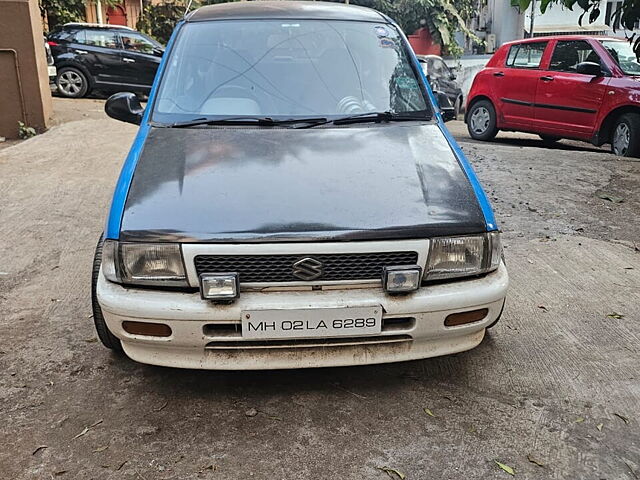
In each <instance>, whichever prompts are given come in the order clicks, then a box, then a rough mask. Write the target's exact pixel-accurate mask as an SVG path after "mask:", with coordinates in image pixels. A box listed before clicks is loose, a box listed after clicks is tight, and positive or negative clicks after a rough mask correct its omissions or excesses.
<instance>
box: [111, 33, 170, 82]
mask: <svg viewBox="0 0 640 480" xmlns="http://www.w3.org/2000/svg"><path fill="white" fill-rule="evenodd" d="M119 35H120V41H121V43H122V51H121V56H122V62H123V64H124V71H125V81H124V83H126V84H129V85H132V86H136V87H139V86H142V87H145V88H151V85H152V84H153V79H154V78H155V76H156V71H157V70H158V66H159V65H160V60H161V55H162V54H161V50H160V49H159V48H158V45H155V44H154V43H153V42H152V41H151V40H150V39H148V38H146V37H144V36H143V35H141V34H139V33H137V32H128V31H122V32H119Z"/></svg>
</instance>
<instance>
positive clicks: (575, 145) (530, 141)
mask: <svg viewBox="0 0 640 480" xmlns="http://www.w3.org/2000/svg"><path fill="white" fill-rule="evenodd" d="M457 141H458V142H459V143H462V144H464V143H473V144H487V143H495V144H499V145H505V146H511V147H517V148H523V147H533V148H545V149H547V150H558V151H573V152H575V151H578V152H579V151H583V152H599V153H609V149H608V148H607V146H603V147H596V146H595V145H591V144H589V143H586V142H585V143H583V142H579V141H576V140H559V141H558V142H556V143H555V144H553V145H547V144H545V143H544V142H543V141H542V140H540V139H539V138H513V137H500V136H498V137H496V138H494V139H493V140H491V142H483V141H479V140H474V139H472V138H469V137H466V138H465V137H462V138H457Z"/></svg>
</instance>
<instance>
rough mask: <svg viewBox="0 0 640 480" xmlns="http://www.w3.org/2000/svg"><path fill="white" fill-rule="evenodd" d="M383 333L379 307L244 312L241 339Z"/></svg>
mask: <svg viewBox="0 0 640 480" xmlns="http://www.w3.org/2000/svg"><path fill="white" fill-rule="evenodd" d="M381 330H382V307H380V306H379V305H378V306H375V307H346V308H316V309H291V310H286V309H281V310H246V311H244V312H242V337H243V338H248V339H263V340H267V339H277V338H316V337H354V336H361V335H376V334H379V333H380V331H381Z"/></svg>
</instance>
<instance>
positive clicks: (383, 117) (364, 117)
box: [333, 111, 431, 125]
mask: <svg viewBox="0 0 640 480" xmlns="http://www.w3.org/2000/svg"><path fill="white" fill-rule="evenodd" d="M430 118H431V117H428V116H425V115H415V114H408V113H393V112H389V111H387V112H368V113H360V114H358V115H350V116H348V117H342V118H337V119H335V120H334V121H333V124H334V125H347V124H349V123H361V122H376V123H379V122H408V121H415V120H430Z"/></svg>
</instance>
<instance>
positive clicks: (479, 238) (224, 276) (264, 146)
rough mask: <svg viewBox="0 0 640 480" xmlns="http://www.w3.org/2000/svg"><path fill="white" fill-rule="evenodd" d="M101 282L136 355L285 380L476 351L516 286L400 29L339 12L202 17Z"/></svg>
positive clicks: (156, 110) (145, 138)
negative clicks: (319, 370)
mask: <svg viewBox="0 0 640 480" xmlns="http://www.w3.org/2000/svg"><path fill="white" fill-rule="evenodd" d="M105 108H106V111H107V113H108V114H109V115H110V116H112V117H114V118H117V119H119V120H124V121H128V122H132V123H136V124H139V125H140V129H139V131H138V134H137V137H136V139H135V141H134V144H133V146H132V148H131V151H130V153H129V156H128V157H127V159H126V162H125V163H124V166H123V168H122V172H121V175H120V178H119V180H118V183H117V186H116V189H115V193H114V196H113V201H112V204H111V209H110V212H109V217H108V220H107V225H106V229H105V232H104V235H103V236H102V238H101V239H100V242H99V244H98V247H97V251H96V256H95V261H94V271H93V289H92V293H93V313H94V320H95V324H96V329H97V332H98V335H99V337H100V339H101V340H102V342H103V344H104V345H105V346H107V347H109V348H111V349H114V350H123V351H124V353H126V355H127V356H129V357H130V358H132V359H133V360H136V361H139V362H143V363H148V364H154V365H165V366H173V367H184V368H202V369H279V368H302V367H323V366H339V365H361V364H374V363H383V362H395V361H401V360H413V359H420V358H426V357H433V356H437V355H445V354H450V353H455V352H460V351H463V350H468V349H471V348H473V347H475V346H476V345H478V344H479V343H480V342H481V341H482V339H483V337H484V335H485V330H486V329H487V328H489V327H491V326H492V325H493V324H495V323H496V322H497V321H498V319H499V318H500V315H501V313H502V310H503V307H504V302H505V296H506V293H507V286H508V275H507V271H506V268H505V265H504V263H503V261H502V249H501V244H500V233H499V231H498V226H497V224H496V221H495V219H494V215H493V212H492V210H491V207H490V205H489V202H488V201H487V198H486V196H485V194H484V192H483V190H482V188H481V186H480V184H479V182H478V180H477V178H476V176H475V174H474V172H473V170H472V168H471V166H470V165H469V163H468V161H467V160H466V159H465V157H464V155H463V153H462V151H461V150H460V148H459V147H458V146H457V145H456V142H455V141H454V140H453V138H452V137H451V135H450V134H449V132H448V131H447V129H446V127H445V126H444V120H445V118H444V117H445V116H448V115H450V113H451V112H448V111H442V110H440V109H439V108H438V107H437V105H436V101H435V99H434V97H433V94H432V92H431V91H430V89H429V87H428V85H427V83H426V80H425V78H424V75H423V74H422V72H421V69H420V67H419V64H418V62H417V60H416V58H415V55H414V54H413V52H412V50H411V48H410V47H409V45H408V43H407V40H406V38H405V37H404V36H403V34H402V32H401V31H400V29H399V28H398V27H397V25H395V24H394V23H393V21H391V20H390V19H389V18H388V17H386V16H384V15H382V14H380V13H378V12H376V11H374V10H370V9H366V8H359V7H353V6H347V5H340V4H335V3H321V2H286V1H274V2H239V3H231V4H221V5H215V6H208V7H203V8H200V9H198V10H196V11H194V12H191V13H190V14H188V15H187V16H186V18H185V19H184V20H183V21H182V22H181V23H180V24H179V25H178V26H177V27H176V29H175V32H174V34H173V37H172V40H171V42H170V44H169V46H168V48H167V51H166V54H165V56H164V58H163V60H162V64H161V65H160V68H159V70H158V74H157V76H156V80H155V84H154V87H153V89H152V91H151V94H150V96H149V102H148V104H147V106H146V108H145V109H143V108H142V107H141V106H140V103H139V102H138V100H137V98H136V97H135V96H134V95H133V94H129V93H119V94H116V95H114V96H112V97H111V98H110V99H109V100H108V102H107V104H106V107H105Z"/></svg>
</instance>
